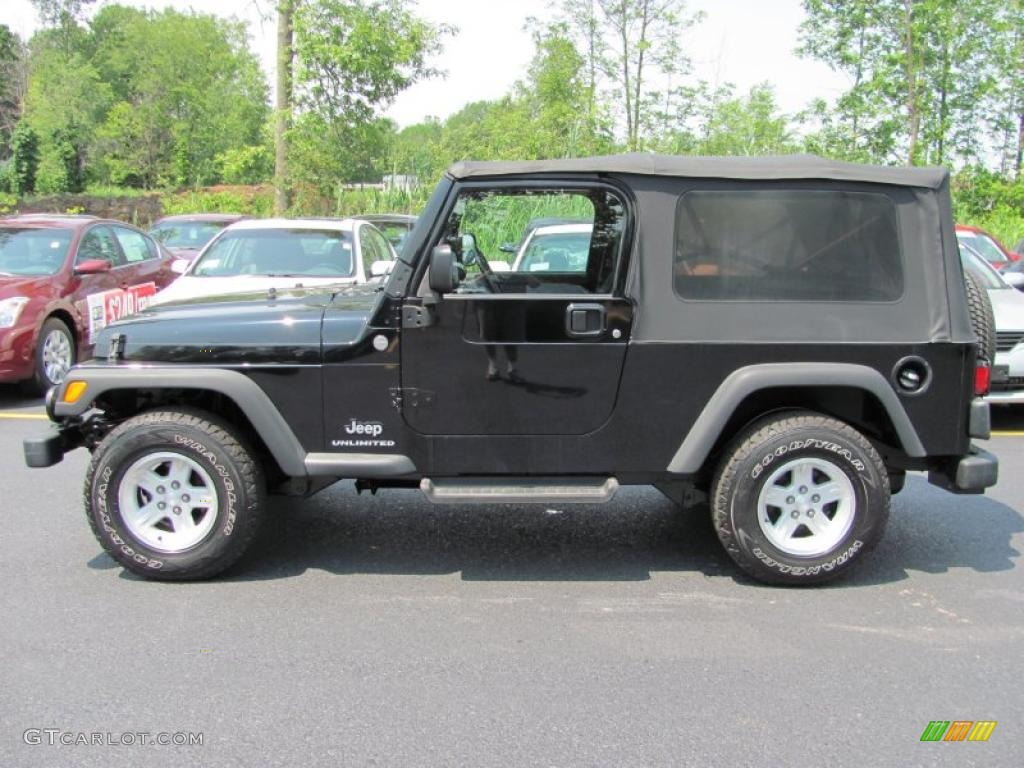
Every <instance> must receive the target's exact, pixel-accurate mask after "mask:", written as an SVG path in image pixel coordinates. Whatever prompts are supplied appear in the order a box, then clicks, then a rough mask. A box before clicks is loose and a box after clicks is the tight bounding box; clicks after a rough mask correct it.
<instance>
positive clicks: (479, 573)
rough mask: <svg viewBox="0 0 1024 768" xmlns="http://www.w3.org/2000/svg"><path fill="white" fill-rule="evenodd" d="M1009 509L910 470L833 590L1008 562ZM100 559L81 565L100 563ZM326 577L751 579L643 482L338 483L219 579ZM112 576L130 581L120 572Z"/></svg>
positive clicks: (1013, 517) (274, 522)
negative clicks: (571, 489) (565, 492)
mask: <svg viewBox="0 0 1024 768" xmlns="http://www.w3.org/2000/svg"><path fill="white" fill-rule="evenodd" d="M1021 531H1024V518H1022V517H1021V515H1020V513H1018V512H1017V511H1015V510H1013V509H1011V508H1010V507H1008V506H1006V505H1005V504H1002V503H1000V502H998V501H996V500H994V499H991V498H988V497H984V496H953V495H950V494H947V493H945V492H944V491H941V490H939V489H936V488H933V487H932V486H930V485H928V483H927V482H926V481H925V480H924V479H922V478H918V477H912V478H910V479H909V480H908V483H907V488H906V490H905V491H904V493H902V494H900V495H898V496H897V497H895V499H894V504H893V514H892V517H891V518H890V522H889V527H888V530H887V531H886V533H885V536H884V537H883V539H882V542H881V544H880V545H879V546H878V548H877V549H876V550H875V551H874V552H872V553H870V554H869V555H868V557H867V558H866V559H865V560H864V561H863V562H862V563H861V564H860V567H859V568H858V569H856V570H855V571H854V572H853V573H852V574H850V576H849V577H847V578H845V579H841V580H839V581H837V582H836V583H835V585H834V588H851V587H863V586H872V585H877V584H885V583H892V582H898V581H902V580H904V579H906V578H908V576H909V572H910V571H922V572H925V573H943V572H945V571H948V570H949V569H952V568H969V569H972V570H974V571H976V572H982V573H987V572H996V571H1005V570H1009V569H1012V568H1015V567H1017V563H1016V559H1017V558H1018V557H1019V555H1020V553H1019V552H1018V551H1017V550H1016V549H1014V548H1013V546H1012V545H1011V538H1012V537H1013V536H1014V534H1017V533H1020V532H1021ZM111 564H112V561H111V560H110V558H107V557H106V556H102V557H98V558H96V559H94V560H93V561H92V562H90V563H89V565H90V567H93V568H108V567H110V565H111ZM307 569H317V570H324V571H327V572H328V573H334V574H350V573H360V574H395V575H413V574H422V575H438V574H448V573H461V576H462V578H463V579H464V580H466V581H478V580H480V581H642V580H646V579H649V578H650V576H651V573H652V572H673V571H675V572H696V573H701V574H703V575H704V576H729V577H731V578H733V579H734V580H735V581H737V582H741V583H745V584H754V582H753V581H752V580H750V579H748V578H747V577H746V576H744V575H743V574H742V573H741V572H740V571H739V569H738V568H737V567H735V566H734V565H733V563H732V561H731V560H730V559H729V558H728V557H727V556H726V555H725V553H724V552H723V550H722V548H721V546H720V544H719V542H718V539H717V538H716V536H715V533H714V531H713V529H712V526H711V524H710V520H709V516H708V512H707V509H706V508H697V509H694V510H691V511H689V512H680V511H678V510H677V509H676V508H675V507H674V506H673V505H672V504H671V503H670V502H668V501H667V500H665V499H664V498H662V497H661V496H660V494H658V493H657V492H656V491H654V490H653V489H639V488H630V489H625V490H623V491H622V492H621V493H620V494H619V496H618V497H617V499H616V500H615V501H614V502H612V503H610V504H608V505H604V506H583V507H573V506H565V507H562V508H560V509H559V510H557V511H555V510H549V509H545V508H544V507H540V506H538V507H534V506H522V507H512V506H494V507H490V508H488V509H485V510H480V509H478V508H471V507H460V506H433V505H431V504H429V503H427V502H426V501H424V500H423V499H422V497H421V496H420V495H419V493H418V492H417V491H382V492H381V494H380V495H379V496H378V497H377V498H376V499H375V498H373V497H371V496H369V495H368V494H367V495H363V496H362V497H359V496H357V495H356V493H355V491H354V490H353V488H352V485H351V484H350V483H342V484H339V485H337V486H335V487H333V488H330V489H328V490H327V491H325V492H323V493H322V494H320V495H318V496H316V497H314V498H313V499H310V500H307V501H305V502H303V501H299V500H277V501H275V502H274V503H273V504H272V508H271V515H270V520H269V521H268V526H267V531H266V535H265V536H263V538H262V540H261V541H260V542H259V543H258V544H257V545H256V546H255V547H254V548H253V551H252V552H251V553H250V554H249V555H248V556H247V557H246V558H245V559H244V560H243V561H242V562H241V563H240V564H239V565H237V566H235V567H234V568H233V569H231V570H230V571H229V572H228V573H227V574H225V576H224V578H225V579H227V580H239V581H253V580H263V579H280V578H287V577H290V576H296V575H300V574H302V573H304V572H305V571H306V570H307ZM125 578H135V577H132V576H128V575H126V576H125Z"/></svg>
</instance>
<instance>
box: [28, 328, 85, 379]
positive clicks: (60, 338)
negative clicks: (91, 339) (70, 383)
mask: <svg viewBox="0 0 1024 768" xmlns="http://www.w3.org/2000/svg"><path fill="white" fill-rule="evenodd" d="M35 351H36V367H35V373H34V375H33V377H32V379H31V380H30V381H29V382H28V388H29V389H30V390H32V392H33V394H39V395H44V394H46V390H48V389H49V388H50V387H53V386H56V385H57V384H60V383H61V382H62V381H64V377H65V376H67V375H68V371H69V370H70V369H71V366H72V365H74V364H75V358H76V354H75V338H74V336H73V335H72V333H71V329H70V328H68V326H67V325H66V324H65V323H64V322H63V321H62V320H58V319H57V318H56V317H51V318H49V319H48V320H47V321H46V322H45V323H43V327H42V328H40V329H39V338H38V339H37V340H36V350H35Z"/></svg>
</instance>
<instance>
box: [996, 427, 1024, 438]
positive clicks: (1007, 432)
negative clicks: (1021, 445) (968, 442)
mask: <svg viewBox="0 0 1024 768" xmlns="http://www.w3.org/2000/svg"><path fill="white" fill-rule="evenodd" d="M992 437H1024V430H1021V429H1001V430H999V431H996V430H993V431H992Z"/></svg>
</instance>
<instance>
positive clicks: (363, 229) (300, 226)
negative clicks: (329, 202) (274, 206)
mask: <svg viewBox="0 0 1024 768" xmlns="http://www.w3.org/2000/svg"><path fill="white" fill-rule="evenodd" d="M394 261H395V250H394V248H392V247H391V243H389V242H388V240H387V238H386V237H384V235H383V234H382V233H381V231H380V230H379V229H377V228H376V227H375V226H373V225H372V224H371V223H369V222H368V221H361V220H359V219H246V220H244V221H239V222H237V223H235V224H232V225H230V226H229V227H226V228H224V229H223V230H222V231H221V232H220V233H219V234H218V235H217V236H216V237H214V238H213V240H211V241H210V242H209V244H208V245H207V246H206V247H205V248H204V249H203V251H202V253H200V254H199V256H197V257H196V258H195V260H194V261H192V263H191V264H189V265H188V266H187V267H186V268H185V269H184V272H183V273H182V275H181V277H179V278H178V279H177V280H175V281H174V282H173V283H171V284H170V285H169V286H168V287H167V288H165V289H164V290H162V291H160V292H159V293H158V294H156V296H154V297H153V300H152V301H151V302H150V303H151V304H159V303H164V302H168V301H181V300H188V299H197V298H204V297H209V296H221V295H224V294H232V293H247V292H249V291H265V290H269V289H270V288H276V289H279V290H283V289H286V288H293V287H295V286H298V285H301V286H305V287H311V286H318V285H329V284H334V283H342V284H344V283H366V282H370V281H371V280H375V279H380V278H382V277H383V276H384V275H386V274H387V272H388V271H389V270H390V269H391V267H392V266H393V264H394Z"/></svg>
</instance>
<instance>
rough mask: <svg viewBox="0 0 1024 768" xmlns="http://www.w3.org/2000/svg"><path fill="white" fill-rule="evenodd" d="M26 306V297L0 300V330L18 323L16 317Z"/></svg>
mask: <svg viewBox="0 0 1024 768" xmlns="http://www.w3.org/2000/svg"><path fill="white" fill-rule="evenodd" d="M26 304H28V297H27V296H12V297H11V298H9V299H0V328H10V327H11V326H12V325H14V324H15V323H16V322H18V316H19V315H20V314H21V310H22V309H23V308H24V306H25V305H26Z"/></svg>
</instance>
